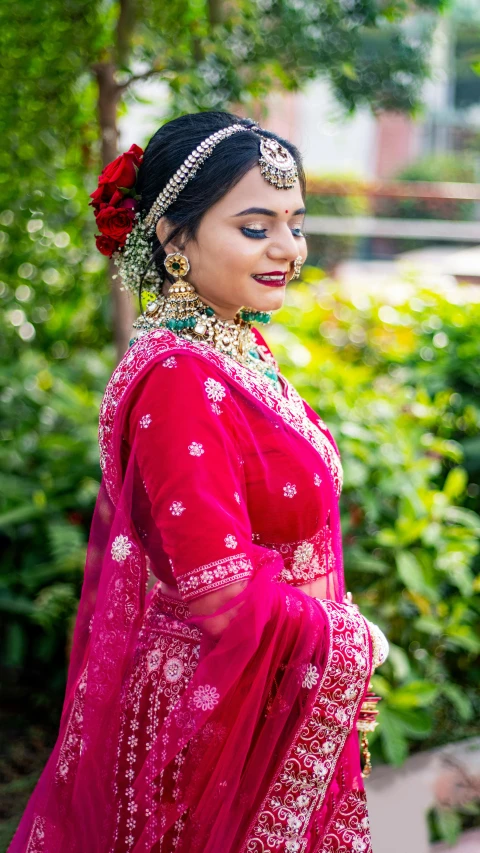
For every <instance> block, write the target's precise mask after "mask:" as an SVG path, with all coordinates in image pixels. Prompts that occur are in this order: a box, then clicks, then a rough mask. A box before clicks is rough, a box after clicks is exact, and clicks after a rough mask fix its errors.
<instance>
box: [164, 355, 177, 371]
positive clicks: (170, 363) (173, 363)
mask: <svg viewBox="0 0 480 853" xmlns="http://www.w3.org/2000/svg"><path fill="white" fill-rule="evenodd" d="M162 367H170V368H172V367H177V359H176V358H175V356H174V355H170V356H169V357H168V358H166V359H165V360H164V361H162Z"/></svg>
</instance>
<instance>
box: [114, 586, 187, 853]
mask: <svg viewBox="0 0 480 853" xmlns="http://www.w3.org/2000/svg"><path fill="white" fill-rule="evenodd" d="M187 617H188V608H187V607H186V606H185V604H184V603H183V602H180V601H175V602H173V601H172V600H171V599H170V600H168V599H166V598H165V597H164V596H163V595H162V594H161V590H160V588H159V585H157V589H156V590H155V589H154V590H153V594H152V600H151V603H150V605H149V607H148V608H147V610H146V612H145V617H144V622H143V626H142V629H141V631H140V634H139V638H138V645H137V654H136V657H135V665H134V667H133V671H132V673H131V675H130V677H129V679H128V682H127V684H126V688H125V698H124V702H123V711H122V717H121V721H120V736H119V741H118V751H117V762H116V767H115V780H114V794H115V796H116V797H117V802H118V808H117V812H116V827H115V832H114V839H113V845H112V848H110V847H109V850H110V849H115V850H116V849H118V847H117V844H118V842H119V839H121V849H122V850H123V851H124V853H127V851H131V850H132V848H133V847H134V845H135V843H136V842H137V841H138V837H139V833H140V831H141V827H142V825H143V824H144V822H145V819H146V818H148V817H149V816H150V814H152V812H153V810H154V808H155V801H154V798H155V797H156V796H157V795H158V796H159V797H160V798H161V797H162V793H163V791H164V790H165V788H169V789H170V790H173V798H174V800H177V799H178V798H179V796H180V788H179V783H180V773H181V767H182V763H183V761H184V753H183V752H179V753H178V755H177V756H176V757H175V759H174V761H173V763H172V767H171V769H169V770H168V771H167V770H165V771H162V772H161V773H160V774H159V775H156V777H155V782H154V781H153V776H155V765H152V769H151V771H149V773H151V774H152V775H151V776H150V778H149V793H148V795H147V797H146V800H145V803H144V804H142V805H138V806H137V803H136V802H135V792H134V789H133V786H132V782H133V780H134V778H135V776H136V775H137V773H138V771H139V768H140V767H141V766H142V764H143V762H144V761H145V759H146V758H147V755H148V751H149V750H150V749H151V747H152V745H153V743H154V742H155V740H156V739H157V737H158V735H159V732H160V730H161V729H162V724H163V721H164V719H165V717H166V716H167V714H168V712H169V710H170V709H171V708H172V707H173V705H174V704H175V703H176V701H177V700H178V698H179V697H180V696H181V695H182V693H183V692H184V691H185V689H186V687H187V685H188V683H189V681H190V680H191V678H192V676H193V674H194V672H195V669H196V667H197V665H198V657H199V652H200V639H201V633H200V631H199V629H198V628H195V627H192V626H191V625H190V626H189V625H187V624H186V622H185V619H186V618H187ZM140 732H142V734H140ZM143 733H144V734H143ZM145 735H146V737H145ZM167 744H168V730H167V729H165V735H164V736H163V737H162V741H161V748H162V749H165V748H166V747H167ZM180 834H181V827H180V825H179V827H178V837H177V838H176V839H175V837H173V838H172V839H171V840H170V839H169V840H170V843H171V846H169V849H171V850H172V851H173V850H175V849H176V846H177V843H178V841H179V838H180Z"/></svg>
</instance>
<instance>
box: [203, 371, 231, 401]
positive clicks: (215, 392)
mask: <svg viewBox="0 0 480 853" xmlns="http://www.w3.org/2000/svg"><path fill="white" fill-rule="evenodd" d="M204 384H205V391H206V392H207V397H208V399H209V400H214V401H215V402H216V403H219V402H220V400H223V398H224V397H225V394H226V393H227V392H226V391H225V387H224V386H223V385H222V383H221V382H217V380H216V379H212V377H211V376H209V378H208V379H206V380H205V383H204Z"/></svg>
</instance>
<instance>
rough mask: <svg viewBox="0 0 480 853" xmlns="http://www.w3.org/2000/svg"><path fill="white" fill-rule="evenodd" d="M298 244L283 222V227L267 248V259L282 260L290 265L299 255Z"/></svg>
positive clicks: (296, 238)
mask: <svg viewBox="0 0 480 853" xmlns="http://www.w3.org/2000/svg"><path fill="white" fill-rule="evenodd" d="M299 242H300V241H299V239H298V237H294V236H293V234H292V231H291V229H290V228H289V226H288V225H287V223H286V222H285V223H284V224H283V227H282V228H281V229H279V231H278V236H277V239H276V240H274V241H273V240H272V242H271V244H270V246H269V248H268V251H267V254H268V257H269V258H270V259H271V260H272V261H273V260H275V261H281V260H282V261H287V262H288V263H289V264H291V263H293V261H294V260H295V258H297V257H298V255H299V249H300V246H299Z"/></svg>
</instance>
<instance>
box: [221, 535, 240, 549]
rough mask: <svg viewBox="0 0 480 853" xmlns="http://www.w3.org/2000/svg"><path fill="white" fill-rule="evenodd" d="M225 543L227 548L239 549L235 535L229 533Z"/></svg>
mask: <svg viewBox="0 0 480 853" xmlns="http://www.w3.org/2000/svg"><path fill="white" fill-rule="evenodd" d="M224 542H225V545H226V546H227V548H232V549H234V548H238V542H237V540H236V539H235V536H234V535H233V533H229V534H228V536H225V539H224Z"/></svg>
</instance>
